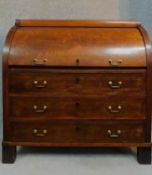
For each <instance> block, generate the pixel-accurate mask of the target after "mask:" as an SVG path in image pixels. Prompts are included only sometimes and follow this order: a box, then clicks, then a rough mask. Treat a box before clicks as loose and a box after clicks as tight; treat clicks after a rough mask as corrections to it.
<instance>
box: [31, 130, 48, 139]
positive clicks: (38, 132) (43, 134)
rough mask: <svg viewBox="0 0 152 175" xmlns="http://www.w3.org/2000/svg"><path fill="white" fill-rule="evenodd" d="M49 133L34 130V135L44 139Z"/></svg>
mask: <svg viewBox="0 0 152 175" xmlns="http://www.w3.org/2000/svg"><path fill="white" fill-rule="evenodd" d="M47 133H48V131H47V129H43V130H41V131H40V130H38V129H34V130H33V134H34V135H35V136H36V137H44V136H46V134H47Z"/></svg>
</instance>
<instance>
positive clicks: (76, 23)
mask: <svg viewBox="0 0 152 175" xmlns="http://www.w3.org/2000/svg"><path fill="white" fill-rule="evenodd" d="M15 25H16V26H20V27H29V26H35V27H38V26H39V27H40V26H43V27H45V26H46V27H56V26H58V27H137V26H139V25H141V24H140V22H139V21H133V20H132V21H127V20H125V21H120V20H119V21H118V20H117V21H116V20H115V21H114V20H111V21H110V20H109V21H105V20H32V19H31V20H26V19H24V20H19V19H18V20H16V22H15Z"/></svg>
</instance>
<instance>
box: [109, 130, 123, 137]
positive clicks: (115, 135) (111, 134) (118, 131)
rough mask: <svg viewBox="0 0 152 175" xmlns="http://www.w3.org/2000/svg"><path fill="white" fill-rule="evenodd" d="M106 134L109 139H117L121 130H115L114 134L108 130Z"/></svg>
mask: <svg viewBox="0 0 152 175" xmlns="http://www.w3.org/2000/svg"><path fill="white" fill-rule="evenodd" d="M107 134H108V135H109V137H111V138H117V137H119V136H120V134H121V130H117V131H116V133H114V134H113V133H112V131H111V130H110V129H109V130H108V131H107Z"/></svg>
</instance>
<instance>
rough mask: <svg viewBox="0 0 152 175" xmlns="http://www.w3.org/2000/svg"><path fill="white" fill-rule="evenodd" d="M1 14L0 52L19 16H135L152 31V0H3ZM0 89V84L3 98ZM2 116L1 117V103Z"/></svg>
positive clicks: (52, 17)
mask: <svg viewBox="0 0 152 175" xmlns="http://www.w3.org/2000/svg"><path fill="white" fill-rule="evenodd" d="M0 17H1V19H0V55H2V47H3V43H4V39H5V36H6V34H7V32H8V30H9V28H10V27H11V26H12V25H13V24H14V21H15V19H19V18H25V19H28V18H35V19H36V18H42V19H102V20H103V19H115V20H116V19H136V20H140V21H141V22H142V23H143V25H144V26H145V27H146V28H147V29H148V31H149V32H150V33H151V35H152V23H151V17H152V0H106V1H105V0H0ZM0 68H1V67H0ZM0 81H1V69H0ZM0 84H2V83H1V82H0ZM1 92H2V87H1V86H0V101H1V99H2V98H1V97H2V93H1ZM1 104H2V103H1ZM0 116H1V119H2V105H0ZM1 123H2V122H1ZM0 133H2V130H0Z"/></svg>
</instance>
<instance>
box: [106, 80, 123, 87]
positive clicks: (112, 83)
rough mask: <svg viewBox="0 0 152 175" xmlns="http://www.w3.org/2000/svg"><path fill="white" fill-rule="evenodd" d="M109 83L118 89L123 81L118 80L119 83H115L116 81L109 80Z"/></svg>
mask: <svg viewBox="0 0 152 175" xmlns="http://www.w3.org/2000/svg"><path fill="white" fill-rule="evenodd" d="M108 84H109V86H110V87H111V88H112V89H118V88H120V87H121V85H122V81H118V82H117V84H115V83H114V82H112V81H108Z"/></svg>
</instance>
